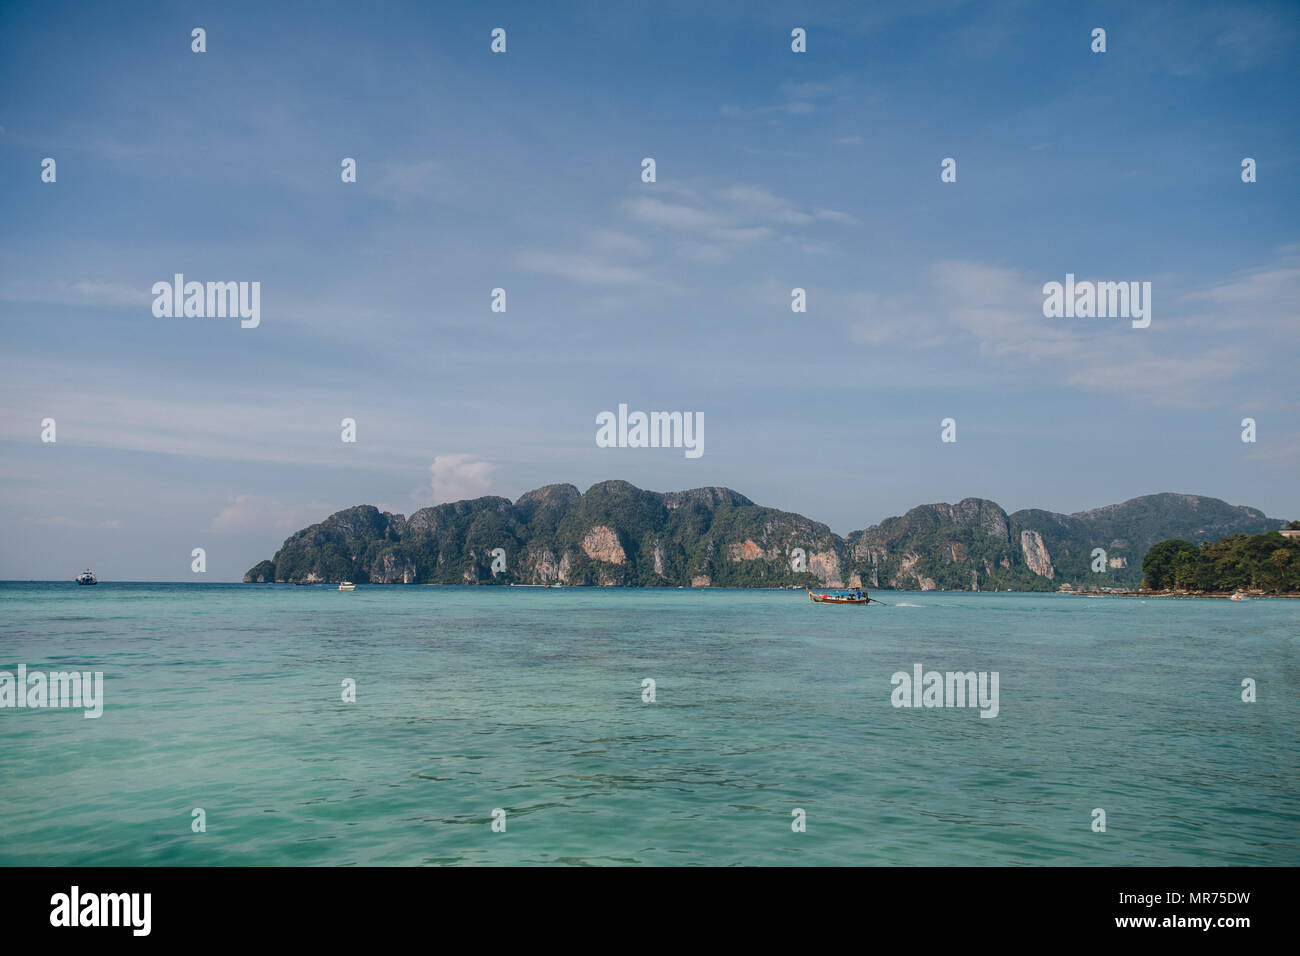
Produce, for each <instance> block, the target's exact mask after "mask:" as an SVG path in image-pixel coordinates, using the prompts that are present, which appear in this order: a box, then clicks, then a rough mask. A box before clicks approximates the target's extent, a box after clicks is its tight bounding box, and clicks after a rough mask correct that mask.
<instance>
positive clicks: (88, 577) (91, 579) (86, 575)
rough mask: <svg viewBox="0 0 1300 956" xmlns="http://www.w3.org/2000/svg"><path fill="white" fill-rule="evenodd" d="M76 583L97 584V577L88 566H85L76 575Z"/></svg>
mask: <svg viewBox="0 0 1300 956" xmlns="http://www.w3.org/2000/svg"><path fill="white" fill-rule="evenodd" d="M77 583H78V584H98V583H99V578H97V577H95V572H94V571H92V570H90V568H86V570H84V571H82V572H81V573H80V574H78V575H77Z"/></svg>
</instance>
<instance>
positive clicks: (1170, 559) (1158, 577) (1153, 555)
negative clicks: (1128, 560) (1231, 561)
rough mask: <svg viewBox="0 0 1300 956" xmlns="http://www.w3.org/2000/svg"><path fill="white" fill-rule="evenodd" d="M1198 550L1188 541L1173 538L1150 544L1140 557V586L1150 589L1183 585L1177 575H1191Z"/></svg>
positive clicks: (1185, 576)
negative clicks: (1143, 555) (1142, 556)
mask: <svg viewBox="0 0 1300 956" xmlns="http://www.w3.org/2000/svg"><path fill="white" fill-rule="evenodd" d="M1199 554H1200V552H1199V549H1198V548H1197V547H1196V545H1194V544H1192V542H1190V541H1183V540H1181V539H1178V538H1175V539H1174V540H1172V541H1161V542H1159V543H1158V544H1154V545H1152V546H1151V550H1150V551H1148V552H1147V554H1146V557H1145V558H1143V559H1142V586H1143V587H1144V588H1147V589H1149V590H1152V591H1162V590H1164V589H1165V588H1172V587H1179V586H1185V585H1180V584H1179V582H1178V579H1179V577H1184V578H1188V577H1192V576H1193V575H1194V571H1195V568H1196V561H1197V558H1198V556H1199Z"/></svg>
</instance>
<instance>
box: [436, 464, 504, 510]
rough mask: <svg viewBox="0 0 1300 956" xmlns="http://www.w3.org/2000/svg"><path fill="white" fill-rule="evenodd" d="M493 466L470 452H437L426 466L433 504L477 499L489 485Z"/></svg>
mask: <svg viewBox="0 0 1300 956" xmlns="http://www.w3.org/2000/svg"><path fill="white" fill-rule="evenodd" d="M496 468H497V466H496V465H494V464H492V463H491V462H487V461H481V460H479V459H477V458H475V457H474V456H473V455H465V454H459V455H437V456H436V457H435V458H434V459H433V464H432V465H430V466H429V477H430V487H431V489H432V491H433V500H434V502H435V503H438V504H442V503H445V502H449V501H463V500H465V499H467V498H481V497H483V496H484V495H486V494H487V493H488V490H489V488H490V487H491V485H492V474H493V472H495V471H496Z"/></svg>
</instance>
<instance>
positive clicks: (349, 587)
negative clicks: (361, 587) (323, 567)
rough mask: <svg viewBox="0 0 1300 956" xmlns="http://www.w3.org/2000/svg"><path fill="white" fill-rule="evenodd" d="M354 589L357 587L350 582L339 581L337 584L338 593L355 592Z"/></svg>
mask: <svg viewBox="0 0 1300 956" xmlns="http://www.w3.org/2000/svg"><path fill="white" fill-rule="evenodd" d="M356 589H357V586H356V585H355V584H353V583H352V582H351V581H340V582H339V590H340V591H355V590H356Z"/></svg>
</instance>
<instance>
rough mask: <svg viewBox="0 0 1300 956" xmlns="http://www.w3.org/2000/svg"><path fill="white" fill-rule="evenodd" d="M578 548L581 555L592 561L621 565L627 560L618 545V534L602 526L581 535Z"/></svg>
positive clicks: (621, 547) (620, 546) (625, 554)
mask: <svg viewBox="0 0 1300 956" xmlns="http://www.w3.org/2000/svg"><path fill="white" fill-rule="evenodd" d="M579 546H580V547H581V548H582V550H583V553H584V554H586V555H587V557H589V558H591V559H592V560H593V561H604V562H606V563H607V564H622V563H623V562H624V561H626V560H627V553H626V552H625V551H624V550H623V546H622V545H621V544H619V543H618V532H616V531H615V530H614V529H613V528H607V527H605V526H604V525H596V527H594V528H592V529H591V530H590V531H588V532H587V533H586V534H585V535H583V536H582V541H581V543H580V545H579Z"/></svg>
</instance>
